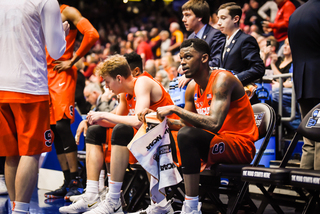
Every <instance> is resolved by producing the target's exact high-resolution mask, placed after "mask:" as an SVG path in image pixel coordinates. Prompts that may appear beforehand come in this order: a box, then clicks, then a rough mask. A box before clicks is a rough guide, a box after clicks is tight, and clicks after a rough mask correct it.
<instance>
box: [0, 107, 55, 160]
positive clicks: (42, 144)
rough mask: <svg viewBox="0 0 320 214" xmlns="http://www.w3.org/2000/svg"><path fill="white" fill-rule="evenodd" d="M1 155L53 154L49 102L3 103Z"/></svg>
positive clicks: (0, 108)
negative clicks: (51, 152)
mask: <svg viewBox="0 0 320 214" xmlns="http://www.w3.org/2000/svg"><path fill="white" fill-rule="evenodd" d="M0 124H1V130H2V131H1V132H0V148H1V149H0V156H16V155H19V156H23V155H28V156H31V155H37V154H41V153H42V152H50V151H51V145H52V141H51V130H50V123H49V102H48V101H41V102H34V103H10V104H9V103H0Z"/></svg>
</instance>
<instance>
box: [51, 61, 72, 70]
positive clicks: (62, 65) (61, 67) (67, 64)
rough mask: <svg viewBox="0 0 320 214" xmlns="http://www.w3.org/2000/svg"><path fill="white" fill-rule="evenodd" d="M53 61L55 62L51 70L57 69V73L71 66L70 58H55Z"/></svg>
mask: <svg viewBox="0 0 320 214" xmlns="http://www.w3.org/2000/svg"><path fill="white" fill-rule="evenodd" d="M53 63H54V64H57V65H55V66H54V67H53V70H54V71H58V73H60V72H61V71H66V70H68V69H69V68H71V67H72V62H71V60H66V61H60V60H55V61H53Z"/></svg>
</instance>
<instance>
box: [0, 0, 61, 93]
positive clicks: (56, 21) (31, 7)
mask: <svg viewBox="0 0 320 214" xmlns="http://www.w3.org/2000/svg"><path fill="white" fill-rule="evenodd" d="M45 46H47V50H48V52H49V54H50V56H51V57H52V58H54V59H59V58H60V57H61V56H62V55H63V53H64V51H65V49H66V41H65V33H64V31H63V27H62V20H61V14H60V9H59V4H58V2H57V0H0V91H10V92H20V93H26V94H33V95H47V94H49V92H48V79H47V73H48V72H47V61H46V52H45Z"/></svg>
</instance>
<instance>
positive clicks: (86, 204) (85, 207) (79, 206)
mask: <svg viewBox="0 0 320 214" xmlns="http://www.w3.org/2000/svg"><path fill="white" fill-rule="evenodd" d="M99 203H100V199H99V197H97V198H96V199H95V200H92V201H89V200H88V199H87V198H86V197H85V196H82V197H80V199H78V200H77V201H76V202H73V203H72V204H70V205H69V206H64V207H60V208H59V212H60V213H83V212H87V211H89V210H92V209H94V208H96V207H98V204H99Z"/></svg>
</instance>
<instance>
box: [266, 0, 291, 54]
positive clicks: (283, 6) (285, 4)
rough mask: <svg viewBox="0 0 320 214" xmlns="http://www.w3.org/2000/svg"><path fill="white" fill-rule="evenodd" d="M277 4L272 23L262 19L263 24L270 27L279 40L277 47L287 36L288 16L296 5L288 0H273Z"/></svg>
mask: <svg viewBox="0 0 320 214" xmlns="http://www.w3.org/2000/svg"><path fill="white" fill-rule="evenodd" d="M275 2H276V3H277V5H278V13H277V15H276V17H275V20H274V23H272V22H270V21H263V24H262V25H263V26H265V27H269V28H272V30H273V35H274V37H275V38H276V39H277V41H278V42H279V48H280V47H281V46H282V45H283V44H284V40H285V39H286V38H287V37H288V26H289V18H290V16H291V14H292V13H293V12H294V11H295V10H296V7H295V6H294V4H293V3H292V2H291V1H290V0H275Z"/></svg>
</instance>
